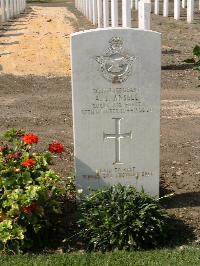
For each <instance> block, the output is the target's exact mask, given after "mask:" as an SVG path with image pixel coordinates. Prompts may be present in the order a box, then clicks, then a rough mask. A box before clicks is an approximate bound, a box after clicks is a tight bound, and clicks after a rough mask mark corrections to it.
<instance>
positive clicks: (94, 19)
mask: <svg viewBox="0 0 200 266" xmlns="http://www.w3.org/2000/svg"><path fill="white" fill-rule="evenodd" d="M92 22H93V24H94V25H96V24H97V1H96V0H93V21H92Z"/></svg>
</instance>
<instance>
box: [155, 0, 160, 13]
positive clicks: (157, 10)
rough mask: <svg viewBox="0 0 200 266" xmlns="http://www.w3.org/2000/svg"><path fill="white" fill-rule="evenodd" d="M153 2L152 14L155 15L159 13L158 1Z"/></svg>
mask: <svg viewBox="0 0 200 266" xmlns="http://www.w3.org/2000/svg"><path fill="white" fill-rule="evenodd" d="M154 3H155V4H154V14H155V15H159V11H160V8H159V7H160V2H159V0H155V2H154Z"/></svg>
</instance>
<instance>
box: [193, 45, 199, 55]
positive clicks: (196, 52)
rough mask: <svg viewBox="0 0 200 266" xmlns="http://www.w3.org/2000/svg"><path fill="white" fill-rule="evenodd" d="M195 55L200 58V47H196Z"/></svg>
mask: <svg viewBox="0 0 200 266" xmlns="http://www.w3.org/2000/svg"><path fill="white" fill-rule="evenodd" d="M193 54H194V55H196V56H197V57H200V46H199V45H196V46H195V47H194V49H193Z"/></svg>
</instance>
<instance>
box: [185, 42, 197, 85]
mask: <svg viewBox="0 0 200 266" xmlns="http://www.w3.org/2000/svg"><path fill="white" fill-rule="evenodd" d="M192 52H193V56H194V57H192V58H188V59H186V60H184V62H185V63H188V64H193V69H194V70H198V71H200V46H199V45H195V47H194V48H193V51H192ZM198 79H199V80H200V76H199V77H198ZM198 87H200V85H198Z"/></svg>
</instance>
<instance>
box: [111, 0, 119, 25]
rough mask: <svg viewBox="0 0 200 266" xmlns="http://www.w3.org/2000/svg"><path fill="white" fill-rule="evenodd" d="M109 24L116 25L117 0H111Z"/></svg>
mask: <svg viewBox="0 0 200 266" xmlns="http://www.w3.org/2000/svg"><path fill="white" fill-rule="evenodd" d="M111 25H112V27H117V26H118V0H111Z"/></svg>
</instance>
